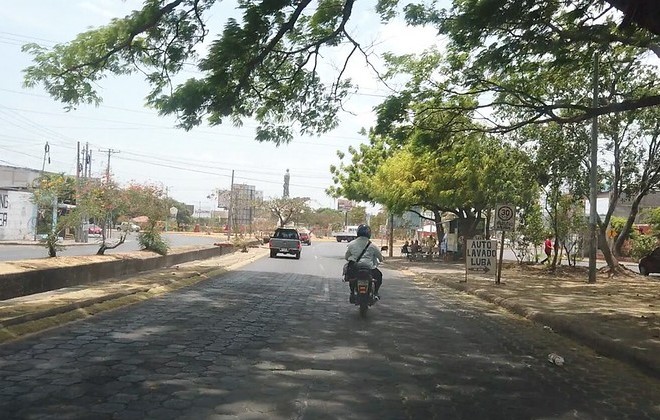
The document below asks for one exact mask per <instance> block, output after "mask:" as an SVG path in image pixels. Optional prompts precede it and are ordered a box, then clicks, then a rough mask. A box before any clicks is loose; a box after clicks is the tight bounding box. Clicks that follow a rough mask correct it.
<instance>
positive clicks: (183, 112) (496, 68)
mask: <svg viewBox="0 0 660 420" xmlns="http://www.w3.org/2000/svg"><path fill="white" fill-rule="evenodd" d="M215 3H216V0H169V2H164V1H161V0H144V6H143V7H142V9H140V10H136V11H134V12H132V13H131V14H130V15H128V16H126V17H125V18H122V19H113V20H112V21H111V22H110V23H108V24H107V25H106V26H103V27H100V28H96V29H91V30H88V31H86V32H84V33H81V34H79V35H78V36H77V37H76V38H75V39H74V40H72V41H71V42H69V43H67V44H58V45H55V46H54V47H53V48H52V49H50V50H49V49H46V48H43V47H40V46H38V45H36V44H29V45H26V46H25V47H24V50H25V51H27V52H28V53H30V54H32V55H33V57H34V65H32V66H30V67H28V68H27V69H26V72H25V84H26V85H27V86H34V85H36V84H42V85H43V86H44V87H45V89H46V90H47V92H48V93H49V94H50V95H51V96H52V97H54V98H55V99H57V100H60V101H62V102H64V103H65V104H67V106H69V107H75V106H76V105H78V104H80V103H99V102H100V101H101V97H100V96H99V94H98V92H97V84H98V82H99V80H101V79H102V78H103V77H106V76H107V75H125V74H130V73H135V72H142V73H144V74H145V77H146V79H147V81H148V82H149V83H150V84H151V86H152V91H151V92H150V94H149V95H148V97H147V102H148V103H149V104H150V105H151V106H154V107H156V108H157V109H158V110H159V111H160V112H161V113H162V114H176V115H177V116H178V117H179V121H180V125H181V126H182V127H184V128H186V129H190V128H191V127H194V126H196V125H199V124H200V123H201V122H202V121H203V120H204V118H205V117H206V119H207V120H208V122H209V123H210V124H220V123H221V122H223V121H224V120H225V119H227V118H230V119H231V121H232V122H234V123H240V122H241V121H242V120H243V119H244V118H247V117H253V118H255V119H256V120H257V121H258V122H259V128H258V130H257V140H260V141H263V140H271V141H275V142H278V143H279V142H286V141H289V140H290V139H291V136H292V124H291V123H292V121H296V122H297V123H298V125H297V127H298V128H299V129H300V132H302V133H313V132H323V131H325V130H328V129H331V128H333V127H335V126H336V124H337V112H338V110H339V109H341V105H342V101H344V100H345V98H346V97H347V94H348V93H349V91H350V89H351V87H352V85H351V82H350V80H349V79H348V78H347V76H346V75H345V74H344V73H345V69H346V62H347V61H348V60H350V59H351V57H353V56H354V55H355V54H356V53H358V54H362V55H363V56H364V57H365V58H367V57H368V51H366V48H365V47H364V46H363V45H361V44H360V43H359V42H357V41H356V38H355V37H354V36H352V34H351V33H350V30H349V28H350V25H348V22H349V20H350V19H352V18H354V13H353V12H354V10H353V8H354V5H355V0H320V1H319V2H312V1H311V0H302V1H295V2H294V1H291V0H272V1H270V0H269V1H261V2H245V1H244V2H239V5H238V9H239V11H240V12H241V14H242V16H241V18H242V21H239V20H238V19H236V18H229V19H228V20H227V22H226V23H225V26H224V29H223V30H222V31H219V30H218V29H217V28H216V29H210V28H207V26H206V21H207V18H208V16H209V15H210V14H212V13H213V12H212V11H211V9H212V6H213V5H214V4H215ZM571 3H572V4H570V5H563V4H562V3H560V2H557V1H549V0H548V1H542V2H535V3H534V7H530V2H528V1H527V0H493V1H455V2H454V7H453V8H452V9H451V11H446V10H439V9H437V8H435V7H434V4H433V3H431V5H428V6H426V5H421V4H419V5H418V4H409V5H407V6H405V7H404V8H403V10H404V16H405V18H406V19H407V21H408V22H409V23H410V24H414V25H436V26H437V27H438V29H439V30H440V32H441V34H442V35H447V36H448V37H449V40H450V45H449V47H450V50H451V51H452V55H451V56H450V57H449V63H450V67H453V68H454V69H455V70H457V71H456V74H459V73H460V74H462V76H461V77H460V78H458V79H456V83H455V84H454V85H455V86H462V87H464V88H466V89H467V91H468V93H469V94H473V93H475V92H494V93H495V96H496V97H499V95H498V93H499V92H501V91H504V90H506V91H507V92H508V94H507V96H506V100H511V98H513V99H514V102H515V103H516V104H520V105H522V106H529V107H530V109H536V110H537V113H538V116H539V119H540V118H541V116H543V117H544V118H546V119H552V120H556V121H562V118H563V117H559V116H557V115H556V111H557V110H560V109H571V110H575V111H577V113H578V114H579V115H574V116H572V117H571V118H570V120H573V121H576V120H580V119H582V120H584V119H588V118H590V117H591V116H593V115H598V114H601V115H602V114H605V113H610V112H618V111H622V110H625V109H634V108H639V107H648V106H653V105H657V104H660V96H658V95H646V94H644V93H643V92H639V93H638V94H636V95H633V96H632V97H629V98H626V99H625V100H624V101H623V102H617V103H609V104H605V105H602V106H598V107H596V108H593V109H592V107H591V106H590V105H589V104H588V103H583V102H574V101H569V102H563V101H550V100H548V101H546V99H547V98H543V97H536V96H535V95H534V94H530V93H527V92H526V91H525V90H523V89H520V88H519V86H516V84H515V83H512V81H511V80H510V78H508V77H506V76H507V75H510V74H512V73H514V72H516V71H521V70H522V72H521V73H520V74H521V75H525V76H535V75H536V74H535V73H536V72H544V71H545V70H544V69H547V68H548V67H549V66H551V67H553V68H556V69H557V72H556V75H557V76H558V77H557V78H558V79H561V78H562V77H564V76H568V75H570V74H571V72H572V71H573V70H575V69H576V68H579V69H583V68H584V65H585V62H584V59H585V57H590V56H591V52H592V51H593V50H595V49H602V48H605V47H607V46H609V45H613V44H624V45H629V46H632V47H634V48H637V49H638V50H639V55H642V54H643V53H644V52H645V51H647V50H648V49H657V46H656V44H657V36H653V35H652V34H653V33H655V34H656V35H657V33H658V32H657V26H658V24H657V19H656V17H657V16H658V15H657V9H658V6H657V3H654V2H653V0H637V1H634V2H633V0H609V1H608V3H609V4H610V5H611V7H610V9H607V10H604V6H602V5H601V4H600V3H599V2H594V1H592V0H574V1H572V2H571ZM399 4H400V2H399V1H398V0H379V1H378V2H377V3H376V12H377V13H378V14H379V15H380V16H381V18H382V19H383V20H390V19H392V18H394V17H395V16H396V15H397V12H396V11H397V7H398V6H399ZM614 8H618V9H619V10H622V11H623V17H621V13H617V14H616V16H615V15H614V14H613V13H612V11H614V10H616V9H614ZM618 22H620V23H621V25H620V26H621V27H620V28H619V27H618V26H617V23H618ZM631 22H632V23H635V25H636V26H639V27H642V28H647V29H648V31H634V30H632V29H631V28H632V27H633V25H631ZM211 31H213V32H216V33H217V32H219V33H220V35H219V36H218V38H217V39H215V40H213V41H212V42H211V43H210V45H211V46H210V48H209V49H208V54H207V55H206V56H205V57H201V58H198V57H197V51H199V48H198V47H199V45H201V44H202V43H204V42H207V37H208V36H209V32H211ZM484 40H487V42H484ZM342 44H348V46H349V47H350V48H348V50H349V52H348V53H347V54H345V55H344V59H345V62H344V63H341V64H340V65H339V66H337V67H338V68H339V70H338V71H337V72H336V73H335V74H334V75H333V78H332V79H331V80H326V81H324V80H322V78H321V76H320V71H319V69H320V67H322V66H321V64H320V62H322V61H323V60H322V57H323V55H324V53H326V52H327V53H328V54H329V53H330V52H334V51H339V52H340V53H341V51H342V50H341V47H342ZM193 61H196V62H197V64H198V69H199V71H201V72H202V73H203V76H202V77H200V78H196V79H189V80H187V81H185V82H183V83H181V84H180V85H178V86H171V85H172V77H173V76H174V75H175V74H177V73H179V72H180V71H181V70H182V69H183V67H184V65H185V64H187V63H189V62H193ZM572 61H575V63H574V64H572V63H571V62H572ZM468 62H469V63H471V64H470V65H468V64H467V63H468ZM543 66H545V67H543ZM461 68H464V69H465V70H464V71H458V70H459V69H461ZM486 69H492V70H493V71H492V72H491V71H486ZM546 73H547V71H546ZM560 74H561V75H560ZM536 80H538V78H537V77H532V78H531V80H530V82H532V83H533V82H535V81H536ZM166 92H167V93H166ZM517 92H519V93H520V94H519V95H517V98H516V93H517ZM445 93H447V94H452V93H458V91H453V90H452V91H447V92H445ZM562 99H566V98H562ZM498 100H499V99H498ZM537 120H538V119H537ZM514 125H515V124H514Z"/></svg>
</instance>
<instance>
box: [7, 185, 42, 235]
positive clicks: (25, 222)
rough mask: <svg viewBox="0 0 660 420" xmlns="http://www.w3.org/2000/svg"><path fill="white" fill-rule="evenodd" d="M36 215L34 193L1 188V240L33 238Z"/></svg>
mask: <svg viewBox="0 0 660 420" xmlns="http://www.w3.org/2000/svg"><path fill="white" fill-rule="evenodd" d="M36 216H37V206H36V205H35V204H34V203H33V202H32V193H30V192H26V191H12V190H0V241H22V240H33V239H34V227H35V223H34V222H35V220H36Z"/></svg>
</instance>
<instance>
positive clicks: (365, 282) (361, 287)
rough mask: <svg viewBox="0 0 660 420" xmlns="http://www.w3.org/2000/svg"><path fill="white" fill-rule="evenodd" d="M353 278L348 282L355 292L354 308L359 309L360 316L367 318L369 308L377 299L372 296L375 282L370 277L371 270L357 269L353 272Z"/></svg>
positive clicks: (365, 268)
mask: <svg viewBox="0 0 660 420" xmlns="http://www.w3.org/2000/svg"><path fill="white" fill-rule="evenodd" d="M354 277H355V278H353V279H351V280H349V281H350V282H353V283H352V286H354V288H352V289H353V290H355V302H354V304H355V305H356V306H359V307H360V316H362V317H365V316H367V310H368V309H369V307H370V306H372V305H374V304H375V303H376V302H377V301H378V299H376V297H375V295H374V290H375V286H376V282H375V280H374V278H373V277H372V276H371V269H370V268H367V267H359V268H358V269H357V270H356V271H355V275H354Z"/></svg>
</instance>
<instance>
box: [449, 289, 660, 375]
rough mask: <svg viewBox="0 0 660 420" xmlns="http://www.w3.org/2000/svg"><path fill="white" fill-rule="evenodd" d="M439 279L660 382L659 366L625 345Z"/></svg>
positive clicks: (566, 319) (553, 316) (566, 320)
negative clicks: (630, 365)
mask: <svg viewBox="0 0 660 420" xmlns="http://www.w3.org/2000/svg"><path fill="white" fill-rule="evenodd" d="M438 280H439V282H438V283H440V284H441V285H443V286H446V287H449V288H452V289H454V290H457V291H460V292H463V293H467V294H470V295H473V296H476V297H478V298H480V299H482V300H485V301H487V302H490V303H493V304H495V305H498V306H500V307H502V308H504V309H506V310H508V311H509V312H512V313H514V314H516V315H520V316H522V317H525V318H527V319H529V320H531V321H534V322H536V323H537V324H542V325H546V326H548V327H550V328H552V330H553V331H554V332H556V333H559V334H561V335H564V336H567V337H569V338H571V339H573V340H575V341H577V342H579V343H581V344H583V345H586V346H587V347H590V348H591V349H592V350H594V351H595V352H597V353H599V354H602V355H604V356H608V357H611V358H613V359H617V360H620V361H622V362H625V363H629V364H632V365H634V366H636V367H638V368H640V369H642V370H643V371H644V373H646V374H648V375H649V376H654V377H656V378H658V379H660V366H657V365H656V364H655V363H653V361H652V360H649V359H648V358H646V357H644V356H643V355H641V354H639V353H637V352H634V351H631V350H630V348H629V347H628V346H625V345H622V344H619V343H617V342H615V341H612V340H610V339H607V338H604V337H602V336H601V335H599V334H598V333H596V332H594V331H592V330H591V329H588V328H585V327H582V326H580V325H579V324H578V323H576V322H572V321H571V320H570V319H569V317H560V316H558V315H556V314H553V313H545V312H540V311H537V310H534V309H530V308H528V307H526V306H524V305H522V304H520V303H518V302H516V301H513V300H511V299H510V298H503V297H500V296H496V295H495V294H493V293H490V292H488V291H486V290H484V289H470V287H469V286H467V285H466V284H461V283H453V282H451V281H447V280H444V279H438Z"/></svg>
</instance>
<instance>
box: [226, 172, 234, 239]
mask: <svg viewBox="0 0 660 420" xmlns="http://www.w3.org/2000/svg"><path fill="white" fill-rule="evenodd" d="M233 205H234V170H233V169H232V170H231V187H229V210H228V211H227V239H231V230H232V228H233V223H232V222H231V218H232V216H233V215H232V207H233Z"/></svg>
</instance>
